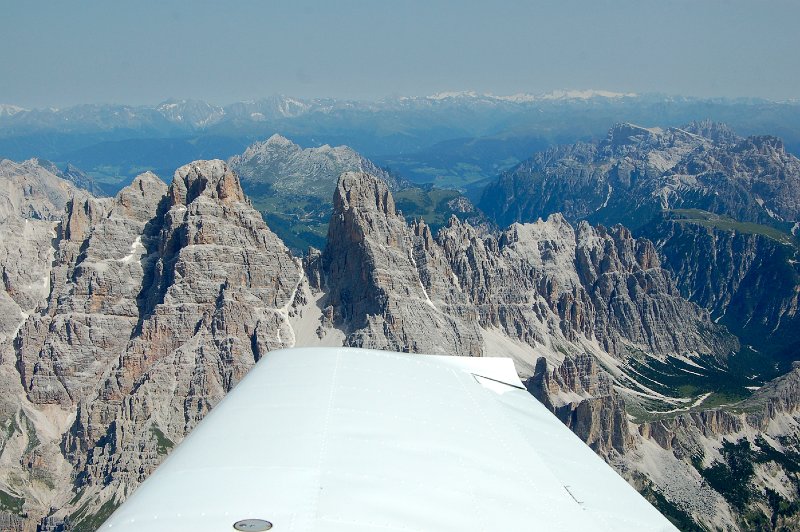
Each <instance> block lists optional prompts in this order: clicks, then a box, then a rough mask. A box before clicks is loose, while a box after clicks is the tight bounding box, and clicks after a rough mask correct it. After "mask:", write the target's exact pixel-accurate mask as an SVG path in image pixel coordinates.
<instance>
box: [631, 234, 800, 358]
mask: <svg viewBox="0 0 800 532" xmlns="http://www.w3.org/2000/svg"><path fill="white" fill-rule="evenodd" d="M644 232H645V233H647V234H652V235H653V237H654V238H656V239H657V240H658V243H659V245H658V249H659V251H660V253H661V254H662V255H663V256H664V259H665V264H666V266H667V268H669V269H670V270H671V272H672V273H673V276H674V277H675V279H676V280H677V281H678V287H679V288H680V291H681V294H682V295H684V297H687V298H689V299H691V300H692V301H695V302H696V303H697V304H699V305H701V306H703V307H705V308H707V309H708V310H709V312H711V313H712V316H713V317H714V318H715V319H718V320H719V322H720V323H723V324H725V325H726V326H727V327H728V328H729V329H730V330H731V331H732V332H733V333H734V334H736V335H737V336H739V337H741V338H743V339H746V342H747V343H748V344H751V345H753V346H754V347H755V348H756V349H757V350H758V351H760V352H765V353H775V354H777V355H780V356H782V357H785V358H787V359H791V358H793V357H794V353H795V352H796V351H797V346H798V345H800V313H798V302H799V301H800V261H799V259H800V257H798V255H800V251H798V248H797V247H796V245H794V244H792V243H791V242H790V241H783V242H782V241H779V240H777V239H775V238H773V237H771V236H768V235H766V234H761V233H757V232H750V233H748V232H742V231H737V230H734V229H725V228H718V227H713V226H707V225H699V224H696V223H691V222H688V221H683V220H680V219H672V218H665V219H663V220H660V221H659V222H657V223H654V224H652V225H649V226H648V227H646V228H645V229H644Z"/></svg>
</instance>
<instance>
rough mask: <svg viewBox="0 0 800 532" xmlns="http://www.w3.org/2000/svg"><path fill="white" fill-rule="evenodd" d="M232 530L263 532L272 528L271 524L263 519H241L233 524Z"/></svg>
mask: <svg viewBox="0 0 800 532" xmlns="http://www.w3.org/2000/svg"><path fill="white" fill-rule="evenodd" d="M233 528H234V529H235V530H242V531H246V532H263V531H264V530H269V529H270V528H272V523H270V522H269V521H265V520H264V519H242V520H241V521H236V522H235V523H233Z"/></svg>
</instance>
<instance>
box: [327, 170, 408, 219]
mask: <svg viewBox="0 0 800 532" xmlns="http://www.w3.org/2000/svg"><path fill="white" fill-rule="evenodd" d="M333 209H334V216H335V215H336V213H342V212H344V211H348V210H354V209H356V210H359V211H378V212H381V213H383V214H386V215H395V214H396V211H395V205H394V198H393V197H392V194H391V193H390V192H389V187H388V186H387V185H386V182H385V181H383V180H381V179H379V178H377V177H375V176H373V175H371V174H368V173H366V172H345V173H344V174H342V176H341V177H340V178H339V183H338V184H337V186H336V191H335V192H334V194H333Z"/></svg>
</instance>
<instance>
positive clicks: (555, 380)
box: [525, 353, 635, 455]
mask: <svg viewBox="0 0 800 532" xmlns="http://www.w3.org/2000/svg"><path fill="white" fill-rule="evenodd" d="M611 383H612V381H611V378H610V377H609V375H608V374H607V373H606V372H605V371H604V370H602V369H601V368H600V367H599V365H598V363H597V360H596V359H595V358H594V357H593V356H591V355H589V354H585V353H584V354H579V355H577V356H568V357H566V358H565V359H564V361H563V362H562V363H561V364H560V365H559V366H557V367H555V368H551V367H549V366H548V364H547V361H546V360H545V359H544V358H540V359H539V360H538V362H537V364H536V370H535V372H534V374H533V376H532V377H531V378H530V379H528V380H527V381H526V383H525V385H526V387H527V388H528V390H529V391H530V392H531V393H532V394H533V395H534V397H536V398H537V399H539V401H541V402H542V403H543V404H544V405H545V406H547V407H548V408H549V409H550V410H552V411H553V413H554V414H555V415H556V416H558V418H559V419H560V420H561V421H562V422H563V423H564V424H565V425H567V426H568V427H569V428H570V429H572V431H573V432H574V433H575V434H577V435H578V436H579V437H580V438H581V439H582V440H583V441H585V442H586V443H587V444H588V445H589V446H590V447H592V448H593V449H594V450H595V451H596V452H597V453H598V454H601V455H608V454H609V453H612V452H616V453H620V454H624V453H625V452H626V451H628V450H629V449H630V448H631V447H633V446H634V445H635V440H634V436H633V435H632V434H631V432H630V427H629V423H628V418H627V415H626V414H625V403H624V400H623V399H622V398H621V397H620V396H619V394H618V393H616V392H615V391H614V389H613V387H612V384H611Z"/></svg>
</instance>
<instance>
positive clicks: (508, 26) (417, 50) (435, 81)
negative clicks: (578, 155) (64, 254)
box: [0, 0, 800, 107]
mask: <svg viewBox="0 0 800 532" xmlns="http://www.w3.org/2000/svg"><path fill="white" fill-rule="evenodd" d="M798 21H800V1H798V0H614V1H611V0H608V1H605V0H585V1H577V0H553V1H533V0H527V1H525V0H491V1H489V0H487V1H480V2H478V1H470V0H462V1H438V0H422V1H417V0H407V1H400V0H398V1H389V0H372V1H366V0H319V1H313V2H312V1H303V0H287V1H284V0H259V1H255V0H249V1H235V0H227V1H222V0H217V1H205V0H176V1H168V0H162V1H150V0H136V1H131V2H123V1H108V0H104V1H82V0H74V1H63V0H62V1H50V2H42V1H36V0H26V1H14V0H0V28H2V31H0V36H2V37H0V38H2V41H3V44H2V46H0V102H2V103H14V104H17V105H23V106H34V107H41V106H51V105H54V106H64V105H70V104H76V103H95V102H115V103H133V104H139V103H157V102H159V101H161V100H164V99H166V98H167V97H179V98H201V99H205V100H208V101H211V102H214V103H219V104H224V103H230V102H232V101H236V100H246V99H255V98H259V97H262V96H267V95H271V94H278V93H281V94H287V95H294V96H300V97H313V96H333V97H339V98H354V99H377V98H380V97H384V96H389V95H395V94H403V95H423V94H431V93H434V92H438V91H443V90H470V89H471V90H477V91H480V92H493V93H496V94H512V93H516V92H532V93H538V92H544V91H549V90H553V89H560V88H568V89H585V88H594V89H607V90H615V91H634V92H661V93H670V94H684V95H694V96H761V97H766V98H772V99H786V98H798V97H800V35H799V33H798Z"/></svg>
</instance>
